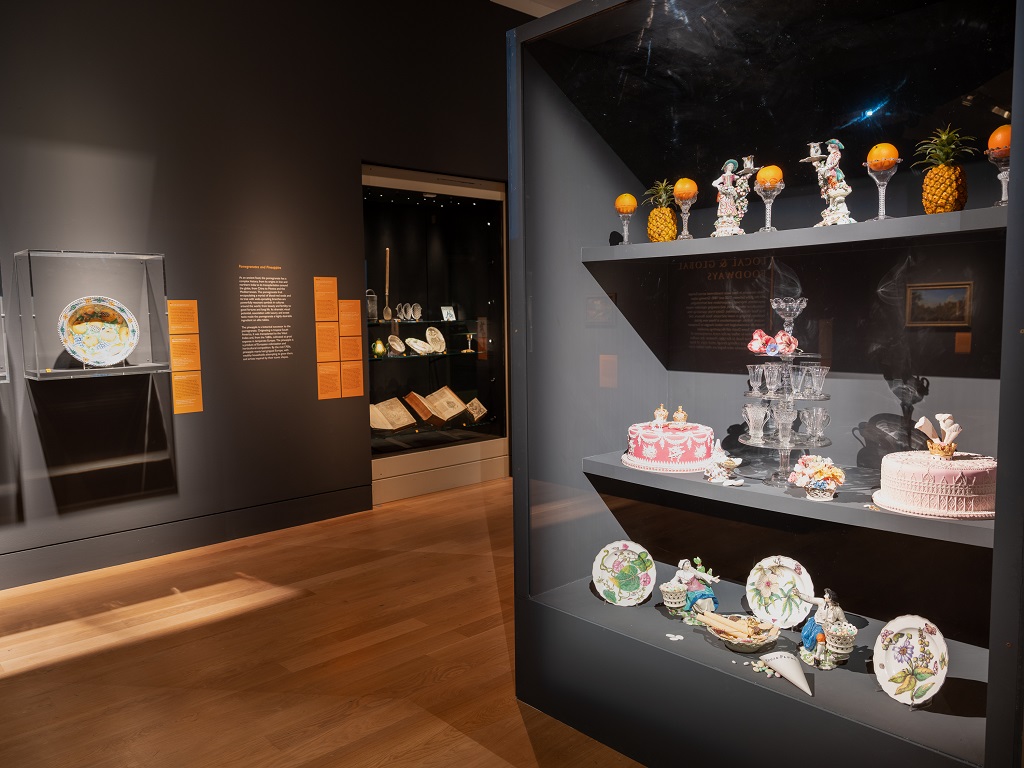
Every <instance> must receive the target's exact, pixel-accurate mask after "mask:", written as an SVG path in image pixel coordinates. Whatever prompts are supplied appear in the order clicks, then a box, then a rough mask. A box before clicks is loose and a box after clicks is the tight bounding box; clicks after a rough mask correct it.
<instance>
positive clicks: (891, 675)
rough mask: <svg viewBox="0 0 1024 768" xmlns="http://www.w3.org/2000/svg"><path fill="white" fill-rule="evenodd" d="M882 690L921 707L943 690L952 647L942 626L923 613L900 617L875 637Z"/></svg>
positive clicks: (875, 654)
mask: <svg viewBox="0 0 1024 768" xmlns="http://www.w3.org/2000/svg"><path fill="white" fill-rule="evenodd" d="M872 666H874V668H875V677H877V678H878V684H879V685H880V686H881V687H882V690H883V691H885V692H886V693H887V694H889V695H890V696H892V697H893V698H894V699H896V701H898V702H900V703H902V704H909V705H911V706H917V705H920V704H923V703H924V702H926V701H928V699H930V698H931V697H932V696H934V695H935V694H936V693H938V692H939V688H941V687H942V684H943V683H944V682H945V680H946V672H947V670H948V669H949V650H948V649H947V648H946V641H945V639H943V637H942V633H941V632H939V628H938V627H936V626H935V625H934V624H932V623H931V622H929V621H928V620H927V619H924V618H921V617H920V616H913V615H907V616H897V617H896V618H895V619H893V620H892V621H890V622H889V623H888V624H886V625H885V627H884V628H883V629H882V631H881V633H880V634H879V635H878V637H877V638H875V653H874V655H873V656H872Z"/></svg>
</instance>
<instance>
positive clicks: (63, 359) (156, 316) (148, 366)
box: [13, 250, 171, 380]
mask: <svg viewBox="0 0 1024 768" xmlns="http://www.w3.org/2000/svg"><path fill="white" fill-rule="evenodd" d="M14 279H15V291H14V296H15V300H16V302H17V304H16V306H15V308H14V310H13V311H16V312H17V314H18V315H19V317H20V318H21V337H22V346H23V349H24V356H25V357H24V359H25V377H26V378H28V379H35V380H47V379H80V378H93V377H101V376H127V375H132V374H147V373H156V372H165V371H169V370H170V367H171V366H170V349H169V345H168V336H167V295H166V291H165V280H164V257H163V256H162V255H161V254H153V253H145V254H138V253H94V252H86V251H43V250H39V251H35V250H29V251H21V252H20V253H17V254H15V257H14ZM85 297H90V298H93V299H95V300H102V301H103V302H110V305H111V306H114V307H115V308H116V307H117V306H120V307H121V309H122V310H123V309H127V310H128V312H130V313H131V316H132V317H134V320H135V323H136V327H135V328H134V329H133V328H132V324H131V322H126V321H124V320H122V321H121V324H120V328H121V330H122V332H124V331H125V329H126V328H127V329H131V330H133V333H134V337H133V339H134V347H132V348H131V352H130V353H129V354H128V355H127V358H126V359H123V360H121V361H120V362H116V363H114V364H112V365H86V364H85V363H83V362H82V360H79V359H76V357H75V356H73V355H72V354H71V353H70V351H69V350H68V349H67V348H65V347H64V344H63V342H62V339H61V336H60V334H59V333H58V326H59V325H60V323H61V321H62V316H63V314H64V310H65V308H66V307H70V306H78V304H79V303H80V302H79V301H78V300H79V299H83V298H85ZM86 306H87V305H86ZM101 306H106V305H105V304H101ZM93 316H94V317H95V315H93ZM122 317H124V316H123V315H122ZM128 320H129V321H130V318H129V319H128ZM81 324H82V325H83V326H84V325H85V324H86V323H84V322H83V323H81ZM96 325H97V326H98V325H99V323H96ZM66 327H68V328H69V329H70V323H69V324H68V325H67V326H66ZM109 330H110V329H109V328H104V329H103V330H102V331H100V332H99V333H98V334H95V335H93V334H85V333H83V334H82V335H81V336H78V335H77V334H76V336H75V338H76V339H78V340H77V341H73V342H72V341H69V344H70V345H72V348H73V349H76V355H77V356H79V357H82V350H88V349H91V348H90V347H89V346H88V345H89V344H90V343H92V344H96V343H97V339H99V340H100V341H99V344H100V346H97V347H95V348H102V346H101V345H102V343H104V341H105V337H104V336H103V334H104V333H107V332H108V331H109ZM69 333H70V331H69ZM79 343H81V344H82V347H81V349H78V348H76V347H75V345H77V344H79ZM122 354H123V353H122ZM82 359H83V360H84V359H88V355H86V356H85V357H82ZM111 359H117V358H116V357H112V358H111Z"/></svg>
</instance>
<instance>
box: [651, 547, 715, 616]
mask: <svg viewBox="0 0 1024 768" xmlns="http://www.w3.org/2000/svg"><path fill="white" fill-rule="evenodd" d="M718 581H719V578H718V577H717V576H715V575H714V574H712V573H711V572H710V571H709V570H707V569H706V568H705V567H704V565H703V564H702V563H701V560H700V558H699V557H695V558H693V563H691V562H690V561H689V560H685V559H684V560H680V561H679V566H678V570H677V571H676V575H675V576H673V577H672V580H671V581H668V582H666V583H665V584H661V585H660V587H659V588H660V589H661V594H662V596H663V597H664V599H665V607H666V608H667V609H668V612H669V613H670V614H672V615H673V616H679V617H681V618H682V619H683V621H685V622H686V623H687V624H695V625H699V624H701V621H700V619H698V618H697V617H696V616H695V615H694V611H695V610H696V611H698V612H703V611H707V612H710V613H713V612H714V611H716V610H717V609H718V598H717V597H716V596H715V593H714V590H712V589H711V585H712V584H713V583H716V582H718Z"/></svg>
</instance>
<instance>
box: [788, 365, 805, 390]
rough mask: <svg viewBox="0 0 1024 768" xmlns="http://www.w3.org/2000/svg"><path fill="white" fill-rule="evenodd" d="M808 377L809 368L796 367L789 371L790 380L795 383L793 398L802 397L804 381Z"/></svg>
mask: <svg viewBox="0 0 1024 768" xmlns="http://www.w3.org/2000/svg"><path fill="white" fill-rule="evenodd" d="M806 376H807V367H806V366H803V365H795V366H793V367H792V368H791V369H790V371H789V380H790V381H791V382H792V383H793V397H800V395H801V394H802V393H803V389H804V379H805V378H806Z"/></svg>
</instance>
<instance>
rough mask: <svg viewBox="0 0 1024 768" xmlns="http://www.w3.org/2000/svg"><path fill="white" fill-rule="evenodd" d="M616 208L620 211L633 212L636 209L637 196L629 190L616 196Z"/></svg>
mask: <svg viewBox="0 0 1024 768" xmlns="http://www.w3.org/2000/svg"><path fill="white" fill-rule="evenodd" d="M615 210H616V211H618V212H619V213H633V212H634V211H635V210H636V198H635V197H633V196H632V195H631V194H629V193H628V192H627V193H626V194H624V195H619V196H618V197H616V198H615Z"/></svg>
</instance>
